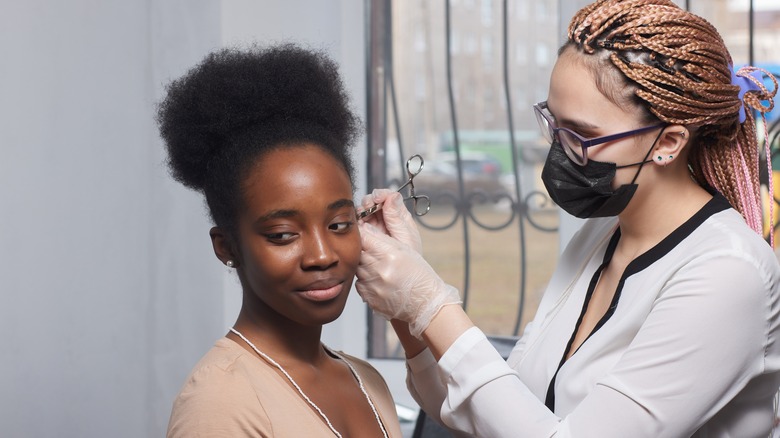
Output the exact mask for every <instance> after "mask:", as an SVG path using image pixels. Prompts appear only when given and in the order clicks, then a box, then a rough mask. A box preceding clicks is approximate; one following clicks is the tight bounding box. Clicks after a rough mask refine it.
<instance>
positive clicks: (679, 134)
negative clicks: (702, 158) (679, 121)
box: [650, 125, 691, 166]
mask: <svg viewBox="0 0 780 438" xmlns="http://www.w3.org/2000/svg"><path fill="white" fill-rule="evenodd" d="M690 137H691V135H690V132H689V131H688V128H686V127H685V126H683V125H669V126H667V127H666V128H664V130H663V132H662V133H661V136H660V137H659V138H658V141H657V142H656V145H655V149H653V155H652V157H650V158H651V159H652V160H653V163H655V164H657V165H659V166H666V165H667V164H670V163H672V162H673V161H675V160H677V159H679V158H680V157H681V156H682V154H683V151H684V149H685V146H686V145H687V144H688V142H689V140H690Z"/></svg>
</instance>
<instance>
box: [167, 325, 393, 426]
mask: <svg viewBox="0 0 780 438" xmlns="http://www.w3.org/2000/svg"><path fill="white" fill-rule="evenodd" d="M340 354H341V355H342V356H343V357H344V358H345V359H346V360H348V361H349V363H350V364H352V366H353V367H354V368H355V371H357V373H358V374H359V375H360V378H361V379H362V380H363V385H364V386H365V388H366V392H368V395H369V397H371V401H373V403H374V405H375V406H376V409H377V412H378V413H379V418H380V419H381V420H382V423H383V424H384V426H385V429H386V430H387V433H388V435H389V436H390V437H391V438H401V429H400V425H399V423H398V417H397V415H396V411H395V404H394V403H393V398H392V396H391V395H390V391H389V390H388V388H387V384H386V383H385V381H384V379H383V378H382V376H381V375H379V373H378V372H377V371H376V369H374V368H373V367H372V366H371V365H369V364H368V363H367V362H365V361H362V360H360V359H357V358H355V357H352V356H349V355H346V354H344V353H340ZM258 359H259V358H258V357H257V356H255V355H253V354H251V353H249V352H248V351H247V350H245V349H243V348H242V347H241V346H240V345H238V344H236V343H235V342H234V341H232V340H231V339H228V338H222V339H219V340H218V341H217V342H216V344H215V345H214V347H212V348H211V350H209V352H208V353H206V355H205V356H204V357H203V358H202V359H201V360H200V361H199V362H198V364H197V365H195V368H194V369H193V370H192V372H191V373H190V375H189V377H188V378H187V380H186V382H185V383H184V386H183V388H182V389H181V391H180V392H179V395H178V396H177V397H176V400H175V401H174V403H173V411H172V412H171V419H170V422H169V423H168V433H167V437H168V438H179V437H187V438H192V437H328V438H330V437H333V436H334V435H333V432H332V431H331V430H330V428H328V425H327V424H326V423H325V421H324V420H323V419H322V417H320V416H319V414H318V413H317V412H315V411H314V409H312V407H311V406H310V405H309V404H308V403H307V402H306V401H305V400H304V399H303V398H301V395H300V394H299V393H298V392H297V391H296V390H295V388H293V387H292V386H291V385H290V382H289V381H288V380H287V379H286V378H285V377H284V376H282V375H280V374H279V372H278V370H277V369H276V368H274V367H272V366H271V365H269V364H267V363H266V362H265V361H263V360H258ZM355 384H356V385H357V382H355Z"/></svg>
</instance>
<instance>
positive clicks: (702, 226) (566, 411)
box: [407, 195, 780, 438]
mask: <svg viewBox="0 0 780 438" xmlns="http://www.w3.org/2000/svg"><path fill="white" fill-rule="evenodd" d="M618 239H619V230H617V221H616V219H615V218H603V219H592V220H589V221H587V222H586V223H585V224H584V226H583V228H582V229H581V230H580V231H579V232H578V233H577V234H576V235H575V236H574V238H573V239H572V240H571V242H570V244H569V245H568V247H567V248H566V250H565V251H564V253H563V254H562V256H561V260H560V262H559V266H558V268H557V269H556V272H555V274H553V277H552V279H551V280H550V283H549V285H548V287H547V291H546V292H545V295H544V297H543V299H542V302H541V303H540V305H539V309H538V311H537V315H536V317H535V318H534V320H533V321H532V322H531V323H530V324H529V325H528V326H527V327H526V329H525V332H524V333H523V336H522V338H521V339H520V341H519V342H518V343H517V345H516V346H515V348H514V349H513V351H512V353H511V355H510V356H509V359H508V361H504V360H503V359H502V358H501V356H500V355H499V354H498V353H497V352H496V351H495V349H494V348H493V347H492V345H491V344H490V342H489V341H488V340H487V338H486V337H485V335H484V334H483V333H482V332H481V331H480V330H479V329H477V328H472V329H470V330H468V331H467V332H465V333H464V334H463V335H461V337H460V338H459V339H458V340H457V341H456V342H455V343H454V344H453V345H452V346H451V348H450V349H449V350H448V351H447V352H446V353H445V354H444V356H443V357H442V358H441V359H440V360H439V362H438V364H437V363H436V362H435V360H434V358H433V356H432V355H431V354H430V352H429V351H428V350H426V351H424V352H423V353H421V354H419V355H418V356H416V357H414V358H412V359H410V360H409V361H408V368H409V374H408V377H407V383H408V385H409V388H410V391H411V392H412V395H413V396H414V397H415V399H416V400H417V401H418V403H420V405H421V406H422V407H423V409H424V410H425V411H426V413H427V414H428V415H430V416H432V417H434V418H437V419H439V420H440V421H442V422H443V423H444V424H445V426H447V427H448V428H451V429H452V430H453V432H454V433H455V434H456V435H458V436H478V437H513V438H518V437H533V438H537V437H551V436H555V437H558V438H567V437H599V438H609V437H615V438H625V437H632V438H641V437H648V438H659V437H674V438H678V437H689V436H695V437H719V438H725V437H739V438H750V437H761V438H765V437H767V435H768V434H769V433H770V429H771V428H772V423H773V421H774V418H775V409H774V406H773V400H774V397H775V394H776V393H777V391H778V387H779V386H780V338H779V337H780V265H778V262H777V258H776V256H775V254H774V253H773V252H772V250H771V248H770V247H769V245H767V244H766V242H764V241H763V240H762V239H761V237H760V236H758V235H757V234H756V233H755V232H754V231H752V230H751V229H750V228H748V227H747V225H746V224H745V222H744V220H743V219H742V217H741V216H740V215H739V213H738V212H736V211H735V210H733V209H731V208H730V207H729V205H728V202H727V201H726V200H725V198H723V197H722V196H720V195H716V196H715V197H714V198H713V199H712V200H711V201H710V202H709V203H708V204H707V205H705V206H704V207H703V208H702V210H701V211H699V212H698V213H697V214H696V215H694V216H693V217H692V218H691V219H690V220H688V221H687V222H686V223H685V224H683V225H682V226H681V227H680V228H678V229H677V230H675V231H674V232H673V233H672V234H670V235H669V236H668V237H667V238H666V239H664V240H663V241H662V242H660V243H659V244H658V245H657V246H656V247H654V248H652V249H651V250H649V251H648V252H646V253H644V254H642V255H641V256H639V257H638V258H637V259H636V260H634V261H633V262H631V263H630V264H629V265H628V267H627V268H626V271H625V272H624V274H623V277H622V279H621V282H620V284H619V286H618V289H617V291H616V293H615V300H613V303H612V304H613V305H612V306H611V307H612V309H611V310H610V311H609V312H608V315H607V316H605V318H604V320H602V321H601V323H600V324H602V325H600V326H598V327H597V329H596V330H595V331H594V332H593V333H592V334H591V335H590V337H588V339H587V340H586V341H585V342H584V343H583V344H582V345H581V347H580V348H579V349H577V351H576V352H575V353H574V354H573V355H572V356H571V357H570V358H569V359H568V360H567V361H565V362H564V363H563V365H562V366H560V369H559V365H560V363H561V359H562V357H563V354H564V351H565V349H566V347H567V344H568V343H569V342H570V339H571V337H572V335H573V333H574V332H575V330H576V324H577V321H578V319H579V318H580V315H581V313H582V312H583V307H584V305H586V304H587V303H586V297H588V296H589V285H590V283H591V280H592V279H593V277H594V274H595V273H596V272H597V270H598V269H599V267H600V266H601V265H602V264H603V263H604V261H605V260H608V258H609V257H611V253H612V251H613V250H614V245H615V244H616V243H617V240H618ZM583 261H584V263H583ZM556 372H557V375H556ZM554 376H555V379H554V383H553V387H552V388H550V382H551V381H553V377H554ZM548 390H549V396H548ZM545 401H547V402H548V404H549V405H550V406H551V407H553V409H552V410H551V409H550V408H548V407H547V406H545Z"/></svg>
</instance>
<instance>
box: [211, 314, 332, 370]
mask: <svg viewBox="0 0 780 438" xmlns="http://www.w3.org/2000/svg"><path fill="white" fill-rule="evenodd" d="M234 327H235V328H236V329H237V330H238V331H240V332H241V333H242V334H243V335H244V336H246V337H247V338H248V339H249V340H250V341H252V343H254V344H255V345H256V346H257V347H258V348H260V349H261V350H263V352H264V353H266V354H268V355H269V356H271V357H272V358H274V360H276V361H278V362H279V363H280V364H282V365H284V364H285V363H287V364H291V363H308V364H317V363H319V362H321V361H323V360H326V359H327V358H328V357H327V354H326V353H325V351H324V350H323V348H322V343H321V341H320V337H321V335H322V326H302V325H300V324H296V323H294V322H293V321H290V320H289V319H282V318H278V316H277V317H276V318H275V317H273V316H272V315H267V314H259V313H258V312H256V311H252V309H249V308H248V307H247V306H244V307H242V308H241V312H240V313H239V316H238V319H237V320H236V323H235V325H234ZM227 336H228V337H229V338H231V339H233V340H234V341H237V342H238V343H239V345H242V346H243V347H244V348H246V349H247V350H249V349H250V348H249V346H247V345H246V343H245V342H243V341H242V340H240V338H238V337H237V336H236V335H235V334H234V333H228V335H227ZM250 351H253V350H250Z"/></svg>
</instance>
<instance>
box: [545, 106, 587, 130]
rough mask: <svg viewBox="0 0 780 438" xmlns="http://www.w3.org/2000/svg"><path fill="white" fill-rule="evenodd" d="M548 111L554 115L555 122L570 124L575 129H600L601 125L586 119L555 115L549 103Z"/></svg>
mask: <svg viewBox="0 0 780 438" xmlns="http://www.w3.org/2000/svg"><path fill="white" fill-rule="evenodd" d="M547 111H549V112H550V115H551V116H552V117H553V120H554V121H555V124H556V125H558V126H559V127H560V126H568V127H571V128H574V129H598V128H599V127H598V126H596V125H594V124H592V123H588V122H586V121H584V120H574V119H565V118H558V116H556V115H555V113H553V112H552V110H551V109H550V107H549V105H548V106H547Z"/></svg>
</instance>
